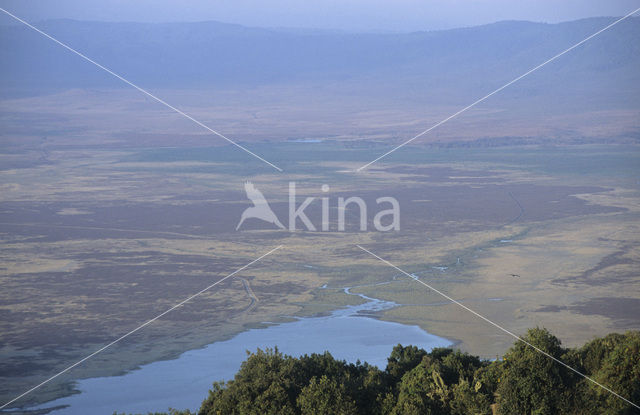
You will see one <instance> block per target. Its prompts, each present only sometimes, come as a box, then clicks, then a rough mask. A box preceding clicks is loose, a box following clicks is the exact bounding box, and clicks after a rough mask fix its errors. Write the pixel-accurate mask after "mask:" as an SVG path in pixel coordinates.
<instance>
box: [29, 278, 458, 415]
mask: <svg viewBox="0 0 640 415" xmlns="http://www.w3.org/2000/svg"><path fill="white" fill-rule="evenodd" d="M344 290H345V293H347V294H351V295H358V296H360V297H362V298H363V299H365V300H367V301H366V302H365V303H363V304H361V305H357V306H349V307H345V308H342V309H339V310H336V311H334V312H333V313H331V315H329V316H325V317H311V318H301V319H298V320H297V321H294V322H290V323H283V324H278V325H273V326H270V327H267V328H263V329H253V330H248V331H245V332H242V333H240V334H238V335H237V336H235V337H233V338H232V339H230V340H226V341H221V342H216V343H212V344H210V345H208V346H206V347H204V348H202V349H198V350H191V351H188V352H186V353H183V354H182V355H181V356H180V357H179V358H177V359H175V360H169V361H160V362H154V363H151V364H148V365H145V366H142V367H141V368H139V369H137V370H134V371H132V372H129V373H127V374H125V375H123V376H112V377H103V378H91V379H84V380H80V381H78V383H77V389H78V390H80V391H81V393H80V394H76V395H73V396H70V397H67V398H61V399H57V400H55V401H51V402H48V403H47V404H45V405H41V406H39V407H37V408H51V407H55V406H59V405H69V406H68V407H66V408H64V409H59V410H55V411H53V412H51V414H55V415H75V414H78V415H80V414H82V415H85V414H88V413H91V414H106V415H112V414H113V412H114V411H118V412H126V413H145V414H146V413H147V412H153V411H166V410H167V409H168V408H169V407H172V408H178V409H191V410H196V409H198V408H199V407H200V403H201V402H202V401H203V400H204V399H205V398H206V397H207V391H208V390H209V389H210V388H211V384H212V382H213V381H215V380H229V379H232V378H233V376H234V374H235V373H236V372H237V371H238V369H239V368H240V364H241V362H242V361H243V360H245V359H246V357H247V356H246V350H250V351H255V350H256V349H257V348H261V349H264V348H267V347H274V346H276V345H277V346H278V349H279V350H280V351H281V352H283V353H285V354H288V355H292V356H300V355H302V354H311V353H322V352H324V351H325V350H328V351H329V352H330V353H331V354H332V355H333V356H334V357H335V358H337V359H344V360H347V361H349V362H355V361H356V360H357V359H360V360H361V361H363V362H364V361H366V362H369V363H371V364H373V365H376V366H378V367H380V368H384V367H385V366H386V363H387V360H386V359H387V357H388V356H389V354H390V353H391V350H392V349H393V347H394V346H395V345H396V344H398V343H402V344H413V345H416V346H419V347H422V348H424V349H426V350H430V349H432V348H434V347H446V346H450V345H451V344H452V342H450V341H449V340H447V339H443V338H441V337H437V336H434V335H432V334H429V333H427V332H425V331H424V330H422V329H421V328H419V327H417V326H408V325H403V324H398V323H391V322H386V321H380V320H377V319H375V318H371V313H374V312H376V311H382V310H387V309H390V308H393V307H396V306H397V304H395V303H392V302H388V301H382V300H378V299H374V298H370V297H366V296H364V295H361V294H352V293H351V292H350V291H349V290H350V289H349V288H345V289H344ZM32 409H35V408H32Z"/></svg>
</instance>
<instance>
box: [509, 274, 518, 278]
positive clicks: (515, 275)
mask: <svg viewBox="0 0 640 415" xmlns="http://www.w3.org/2000/svg"><path fill="white" fill-rule="evenodd" d="M509 275H510V276H512V277H516V278H520V275H518V274H509Z"/></svg>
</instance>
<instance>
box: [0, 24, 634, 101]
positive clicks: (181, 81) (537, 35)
mask: <svg viewBox="0 0 640 415" xmlns="http://www.w3.org/2000/svg"><path fill="white" fill-rule="evenodd" d="M613 20H614V18H604V17H603V18H589V19H583V20H577V21H572V22H566V23H559V24H543V23H532V22H522V21H503V22H498V23H494V24H489V25H484V26H477V27H469V28H461V29H450V30H441V31H433V32H415V33H408V34H353V33H331V32H318V33H305V32H304V31H297V30H285V29H283V30H280V29H262V28H250V27H244V26H240V25H235V24H227V23H219V22H200V23H107V22H85V21H74V20H51V21H44V22H41V23H38V24H37V25H36V26H37V27H39V28H40V29H42V30H43V31H45V32H47V33H49V34H51V35H52V36H54V37H56V38H58V39H59V40H61V41H62V42H65V43H67V44H69V45H70V46H71V47H73V48H76V49H77V50H78V51H80V52H82V53H84V54H86V55H87V56H89V57H91V58H92V59H95V60H96V61H97V62H100V63H101V64H103V65H105V66H107V67H109V68H110V69H112V70H114V71H115V72H117V73H120V74H122V75H124V76H125V77H127V78H128V79H130V80H132V81H133V82H139V83H141V84H143V85H147V86H153V87H170V88H178V87H193V86H197V87H201V86H213V87H218V86H229V85H231V86H233V85H261V84H270V83H282V82H305V81H309V80H311V81H327V80H329V81H334V80H337V81H355V82H370V81H374V82H379V81H382V82H386V83H389V84H390V85H393V84H396V83H403V82H404V83H407V82H408V83H410V84H413V83H415V84H416V85H419V87H420V88H425V89H430V88H434V87H442V86H443V85H445V84H447V83H450V84H451V85H449V86H448V87H449V88H455V87H460V86H465V85H467V86H468V85H472V84H473V83H474V82H483V83H485V84H487V85H493V84H494V83H495V84H496V86H499V85H498V84H499V83H500V82H503V81H504V80H505V79H507V78H509V77H514V76H517V75H519V74H520V73H522V72H524V71H525V70H527V69H529V68H530V67H532V66H535V65H536V64H539V63H541V62H542V61H544V60H546V59H548V58H549V57H551V56H553V55H554V54H556V53H558V52H560V51H561V50H563V49H565V48H566V47H568V46H571V45H572V44H574V43H576V42H578V41H580V40H581V39H583V38H585V37H586V36H588V35H590V34H591V33H594V32H595V31H597V30H599V29H600V28H602V27H604V26H606V25H607V24H609V23H610V22H612V21H613ZM639 39H640V18H629V19H627V20H626V21H623V22H621V23H619V24H618V25H616V26H615V27H614V28H612V29H610V30H608V31H606V32H604V33H602V34H601V35H599V36H598V37H596V38H594V39H592V40H590V41H589V42H587V43H585V44H584V45H582V46H580V48H577V49H576V50H574V51H572V52H571V53H570V54H567V56H563V57H562V61H561V62H558V63H557V64H555V66H554V70H553V71H547V72H545V73H544V74H541V76H539V77H538V82H540V84H541V85H543V84H544V83H545V82H546V77H549V76H554V77H564V78H566V80H567V83H568V84H576V83H577V84H578V85H580V84H582V85H580V87H581V88H592V87H594V86H595V87H598V85H601V86H602V87H603V88H604V89H608V88H609V86H610V84H611V82H612V78H613V79H614V80H615V81H616V82H618V83H619V82H621V81H624V82H628V83H635V84H636V85H637V82H636V81H637V80H638V73H640V70H638V69H639V68H640V42H638V40H639ZM0 59H1V60H2V62H3V63H4V64H3V65H2V66H1V67H0V76H1V81H0V82H1V83H2V87H3V88H14V89H20V88H40V87H43V88H63V89H64V88H77V87H80V88H82V87H111V86H118V87H119V86H121V85H120V82H119V81H117V80H115V79H113V78H112V77H111V76H109V75H107V74H106V73H104V72H102V71H100V70H99V69H98V68H95V67H92V65H90V64H89V63H87V62H84V61H83V60H82V59H80V58H79V57H77V56H74V55H73V54H71V53H70V52H69V51H66V50H64V49H63V48H61V47H60V46H59V45H56V44H55V43H53V42H52V41H50V40H48V39H46V38H45V37H43V36H42V35H40V34H38V33H35V32H34V31H33V30H31V29H29V28H27V27H24V26H16V25H11V26H1V27H0ZM507 80H508V79H507ZM601 83H603V84H601ZM629 87H631V88H637V87H636V86H634V85H633V84H630V85H629ZM635 96H637V94H635Z"/></svg>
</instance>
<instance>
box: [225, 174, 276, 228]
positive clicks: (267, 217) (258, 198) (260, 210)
mask: <svg viewBox="0 0 640 415" xmlns="http://www.w3.org/2000/svg"><path fill="white" fill-rule="evenodd" d="M244 190H245V192H246V193H247V198H248V199H249V200H251V201H252V202H253V206H251V207H248V208H246V209H245V211H244V212H242V216H241V217H240V222H239V223H238V226H236V230H238V229H240V225H242V223H243V222H244V221H245V220H246V219H252V218H255V219H260V220H263V221H265V222H269V223H273V224H274V225H276V226H277V227H278V228H280V229H285V227H284V225H283V224H282V223H280V221H279V220H278V217H277V216H276V214H275V213H273V210H271V207H270V206H269V203H268V202H267V199H265V198H264V195H263V194H262V192H261V191H260V190H258V189H256V188H255V186H254V185H253V183H251V182H245V183H244Z"/></svg>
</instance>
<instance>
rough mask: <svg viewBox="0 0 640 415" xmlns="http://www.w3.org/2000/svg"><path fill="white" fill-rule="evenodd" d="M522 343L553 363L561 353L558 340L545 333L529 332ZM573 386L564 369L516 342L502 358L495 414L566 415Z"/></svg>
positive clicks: (544, 331) (571, 377)
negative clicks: (497, 409)
mask: <svg viewBox="0 0 640 415" xmlns="http://www.w3.org/2000/svg"><path fill="white" fill-rule="evenodd" d="M524 340H526V341H527V342H529V343H530V344H532V345H534V346H536V347H538V348H539V349H540V350H542V351H544V352H546V353H548V354H549V355H551V356H553V357H555V358H557V359H561V357H562V355H563V354H564V352H565V351H564V349H563V348H562V347H561V345H560V340H559V339H558V338H557V337H555V336H553V335H551V334H550V333H549V332H548V331H547V330H546V329H540V328H535V329H530V330H529V331H527V334H526V336H524ZM573 383H574V376H572V375H571V374H570V372H569V371H568V369H566V368H565V367H564V366H562V365H560V364H558V363H557V362H555V361H553V360H552V359H550V358H549V357H548V356H545V355H543V354H542V353H540V352H539V351H537V350H534V349H533V348H532V347H530V346H528V345H527V344H525V343H523V342H521V341H517V342H516V344H515V345H514V346H513V347H512V348H511V349H510V350H509V351H508V352H507V354H505V356H504V362H503V371H502V377H501V378H500V379H499V385H498V390H497V394H498V405H499V406H498V408H499V411H500V413H501V414H505V415H507V414H513V415H530V414H536V415H555V414H560V413H568V412H569V410H570V409H571V402H572V396H571V395H572V390H571V389H572V386H573Z"/></svg>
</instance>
